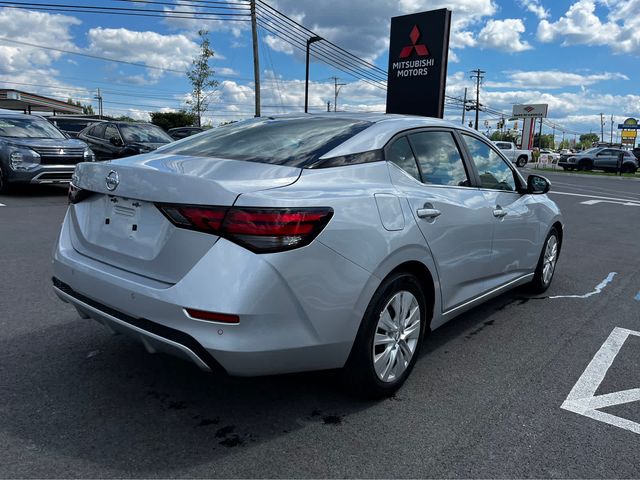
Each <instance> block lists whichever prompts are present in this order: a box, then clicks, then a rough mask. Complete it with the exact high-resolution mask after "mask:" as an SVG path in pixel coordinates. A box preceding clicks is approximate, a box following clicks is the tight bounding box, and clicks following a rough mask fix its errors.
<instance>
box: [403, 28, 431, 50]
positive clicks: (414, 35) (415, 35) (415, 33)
mask: <svg viewBox="0 0 640 480" xmlns="http://www.w3.org/2000/svg"><path fill="white" fill-rule="evenodd" d="M409 38H410V39H411V45H407V46H406V47H404V48H403V49H402V51H401V52H400V58H407V57H408V56H409V55H411V54H412V53H413V50H414V49H415V51H416V53H417V54H418V56H419V57H426V56H427V55H429V49H428V48H427V46H426V45H424V44H422V43H417V42H418V40H419V39H420V29H419V28H418V25H414V26H413V29H412V30H411V33H410V34H409Z"/></svg>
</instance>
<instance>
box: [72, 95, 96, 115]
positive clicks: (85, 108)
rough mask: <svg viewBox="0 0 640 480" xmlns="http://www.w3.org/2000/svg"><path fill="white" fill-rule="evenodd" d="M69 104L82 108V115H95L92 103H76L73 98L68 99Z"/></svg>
mask: <svg viewBox="0 0 640 480" xmlns="http://www.w3.org/2000/svg"><path fill="white" fill-rule="evenodd" d="M67 103H68V104H69V105H75V106H76V107H82V113H83V114H84V115H94V111H93V106H91V104H90V103H85V104H82V103H80V102H78V101H74V100H73V98H68V99H67Z"/></svg>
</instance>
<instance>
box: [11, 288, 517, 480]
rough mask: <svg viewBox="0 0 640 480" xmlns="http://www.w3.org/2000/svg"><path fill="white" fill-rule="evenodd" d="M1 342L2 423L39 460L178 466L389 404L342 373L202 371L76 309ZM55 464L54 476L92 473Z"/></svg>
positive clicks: (111, 467) (152, 469) (506, 298)
mask: <svg viewBox="0 0 640 480" xmlns="http://www.w3.org/2000/svg"><path fill="white" fill-rule="evenodd" d="M518 296H519V293H518V292H517V291H516V292H515V293H514V294H512V295H510V294H506V295H503V296H501V297H498V298H497V299H494V300H492V301H490V302H488V303H487V304H486V305H487V308H483V309H481V310H478V309H476V310H472V311H471V312H469V313H467V314H465V315H463V316H461V317H460V318H458V319H457V320H456V321H453V322H450V323H449V324H447V325H445V326H443V327H442V328H440V329H438V330H436V331H435V332H434V333H433V334H431V336H430V337H429V339H428V341H427V343H426V345H425V347H426V348H425V349H424V350H423V355H421V357H425V356H427V355H428V354H429V352H431V351H433V350H435V349H437V348H438V347H440V346H442V345H445V344H447V343H448V342H452V341H456V339H460V338H461V337H464V336H465V335H467V334H468V333H469V330H470V329H471V330H472V331H473V329H474V328H480V327H481V326H482V325H483V324H484V322H487V321H488V320H487V318H488V317H489V316H490V315H491V312H493V311H495V309H496V308H499V306H500V305H502V304H505V303H506V302H510V301H511V299H512V297H514V298H515V297H518ZM489 321H490V320H489ZM0 352H3V354H2V362H0V378H2V379H3V380H2V383H4V382H5V381H6V382H7V384H6V385H4V386H2V390H3V397H4V400H3V403H4V405H3V406H2V408H0V430H4V431H6V432H7V433H8V434H9V435H10V437H13V438H17V439H20V441H21V442H22V443H24V445H25V446H26V447H27V448H30V449H32V450H34V451H39V452H41V453H40V454H39V455H38V458H41V459H40V460H37V461H40V462H47V460H46V459H47V457H49V458H50V459H59V458H69V457H72V458H76V459H79V460H81V461H80V462H78V463H79V464H80V465H83V464H86V462H90V463H91V464H95V465H98V466H99V467H97V470H96V475H97V476H102V477H104V476H105V475H104V474H101V473H100V472H114V474H115V475H116V476H145V477H148V476H156V475H162V476H171V475H179V474H180V472H183V471H185V470H186V471H188V470H189V469H191V468H194V467H196V466H198V465H201V464H205V463H206V464H211V465H215V462H216V459H221V458H223V457H225V456H228V455H230V454H232V453H233V452H236V451H237V449H244V448H250V447H251V446H252V445H254V444H258V443H260V442H263V441H266V440H271V439H274V438H277V437H284V436H286V435H287V434H289V433H291V432H294V431H296V430H299V429H304V428H308V427H315V428H328V429H330V428H340V426H341V425H342V424H344V423H347V424H348V422H349V416H350V415H351V414H354V413H356V412H359V411H362V410H365V409H368V408H371V407H372V406H374V405H376V404H378V403H379V402H373V401H363V400H360V399H357V398H354V397H351V396H349V395H348V394H346V393H345V392H344V391H343V390H342V389H341V386H340V383H339V382H338V381H337V374H336V373H335V372H308V373H301V374H294V375H281V376H272V377H258V378H232V377H228V376H226V375H223V374H211V373H205V372H201V371H199V370H198V369H197V368H196V367H194V366H193V365H191V364H190V363H187V362H183V361H181V360H178V359H175V358H173V357H169V356H165V355H149V354H147V353H146V352H145V351H144V349H143V347H142V346H141V345H139V344H138V343H136V342H134V341H133V340H130V339H127V337H124V336H122V335H120V336H109V335H108V334H107V333H106V332H105V331H104V330H103V329H102V327H100V326H99V325H98V324H94V322H92V321H87V320H76V319H75V315H74V313H73V312H72V310H70V309H69V310H68V312H67V313H65V314H64V321H63V322H61V323H60V324H58V325H57V326H55V327H53V326H52V327H47V328H44V329H41V330H38V331H33V332H30V333H29V334H25V335H21V336H17V337H13V338H10V339H6V340H3V341H2V342H0ZM427 372H428V370H427ZM414 377H415V375H414ZM414 377H412V378H411V379H410V381H412V382H415V381H419V382H420V381H422V380H423V379H420V378H414ZM405 388H406V387H405ZM399 395H402V391H401V392H400V394H399ZM393 400H394V399H393V398H392V399H389V400H385V401H393ZM45 452H46V453H45ZM43 454H44V456H42V455H43ZM64 463H65V462H61V464H64ZM49 465H50V466H51V469H49V470H47V471H48V472H50V475H51V476H54V477H60V476H78V475H79V476H86V472H84V471H79V472H74V471H70V470H64V471H56V469H55V468H56V467H54V466H53V465H51V464H50V463H49ZM83 473H84V475H83ZM209 473H210V476H216V472H215V471H211V472H209ZM15 475H16V473H15V472H13V474H12V475H11V476H15Z"/></svg>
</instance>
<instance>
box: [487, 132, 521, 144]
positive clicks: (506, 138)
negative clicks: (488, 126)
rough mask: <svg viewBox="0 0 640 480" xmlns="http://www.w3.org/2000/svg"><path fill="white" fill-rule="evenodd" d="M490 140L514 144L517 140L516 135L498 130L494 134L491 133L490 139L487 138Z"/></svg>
mask: <svg viewBox="0 0 640 480" xmlns="http://www.w3.org/2000/svg"><path fill="white" fill-rule="evenodd" d="M489 138H490V139H491V140H493V141H494V142H513V143H516V142H517V140H518V138H517V135H516V134H515V133H513V132H509V131H506V132H501V131H500V130H496V131H495V132H493V133H492V134H491V137H489Z"/></svg>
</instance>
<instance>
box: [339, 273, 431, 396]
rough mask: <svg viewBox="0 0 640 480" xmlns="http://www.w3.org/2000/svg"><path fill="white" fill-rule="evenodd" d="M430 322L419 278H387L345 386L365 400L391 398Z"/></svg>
mask: <svg viewBox="0 0 640 480" xmlns="http://www.w3.org/2000/svg"><path fill="white" fill-rule="evenodd" d="M428 319H430V316H429V315H427V303H426V301H425V295H424V293H423V291H422V288H421V287H420V284H419V282H418V280H417V278H416V277H414V276H413V275H411V274H408V273H404V272H400V273H397V274H394V275H392V276H390V277H388V278H387V279H385V280H384V281H383V282H382V284H381V285H380V287H379V288H378V290H377V291H376V293H375V294H374V296H373V298H372V299H371V302H370V303H369V306H368V307H367V311H366V312H365V314H364V317H363V319H362V324H361V325H360V330H359V331H358V335H357V337H356V340H355V342H354V345H353V349H352V350H351V354H350V355H349V360H348V361H347V364H346V366H345V368H344V380H345V381H346V385H347V387H348V388H349V389H350V390H351V391H352V392H353V393H354V394H356V395H358V396H362V397H366V398H384V397H388V396H390V395H393V393H395V392H396V391H397V390H398V389H399V388H400V387H401V386H402V384H403V383H404V382H405V380H406V379H407V377H408V376H409V374H410V373H411V370H412V369H413V366H414V365H415V362H416V360H417V358H418V353H419V351H420V346H421V345H422V339H423V337H424V332H425V329H426V328H427V321H428Z"/></svg>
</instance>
